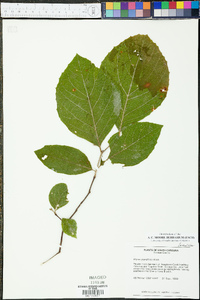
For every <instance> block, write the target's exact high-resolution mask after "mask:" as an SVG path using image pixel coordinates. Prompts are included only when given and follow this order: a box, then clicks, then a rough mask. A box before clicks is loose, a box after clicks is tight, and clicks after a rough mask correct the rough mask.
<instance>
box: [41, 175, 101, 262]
mask: <svg viewBox="0 0 200 300" xmlns="http://www.w3.org/2000/svg"><path fill="white" fill-rule="evenodd" d="M94 172H95V173H94V176H93V178H92V181H91V184H90V187H89V190H88V192H87V194H86V196H85V197H84V198H83V200H82V201H81V202H80V204H79V205H78V206H77V208H76V209H75V211H74V212H73V214H72V215H71V217H69V219H71V218H72V217H73V216H74V215H75V214H76V213H77V211H78V209H79V208H80V206H81V205H82V204H83V202H84V201H85V200H86V199H87V197H88V196H89V194H90V193H91V189H92V186H93V184H94V181H95V179H96V176H97V175H96V174H97V170H95V171H94ZM50 210H52V209H50ZM52 211H53V210H52ZM53 213H54V214H55V216H56V217H57V218H58V219H60V220H62V219H61V218H60V217H59V216H58V215H57V213H56V212H55V211H53ZM62 242H63V231H62V232H61V237H60V245H59V249H58V252H57V253H56V254H54V255H53V256H52V257H50V258H49V259H47V260H46V261H44V262H43V263H42V265H43V264H45V263H47V262H48V261H50V260H51V259H52V258H54V257H55V256H57V255H58V254H60V253H61V250H62Z"/></svg>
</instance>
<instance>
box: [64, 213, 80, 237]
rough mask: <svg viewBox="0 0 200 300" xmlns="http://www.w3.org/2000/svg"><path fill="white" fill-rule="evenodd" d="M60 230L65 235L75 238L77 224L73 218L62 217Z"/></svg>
mask: <svg viewBox="0 0 200 300" xmlns="http://www.w3.org/2000/svg"><path fill="white" fill-rule="evenodd" d="M62 230H63V232H64V233H66V234H67V235H69V236H71V237H74V238H77V236H76V233H77V224H76V221H75V220H73V219H65V218H63V219H62Z"/></svg>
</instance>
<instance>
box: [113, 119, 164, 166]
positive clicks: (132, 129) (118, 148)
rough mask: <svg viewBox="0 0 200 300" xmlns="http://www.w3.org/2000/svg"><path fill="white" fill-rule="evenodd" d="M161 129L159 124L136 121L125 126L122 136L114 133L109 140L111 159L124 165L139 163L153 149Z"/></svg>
mask: <svg viewBox="0 0 200 300" xmlns="http://www.w3.org/2000/svg"><path fill="white" fill-rule="evenodd" d="M161 129H162V125H158V124H153V123H136V124H134V125H130V126H128V127H127V128H125V129H124V130H123V131H122V135H121V136H119V133H116V134H114V135H113V136H112V137H111V138H110V140H109V144H110V149H111V151H110V155H109V159H110V160H111V162H112V163H120V164H124V166H134V165H137V164H139V163H140V162H142V161H143V160H144V159H146V158H147V157H148V156H149V154H150V153H151V152H152V151H153V149H154V147H155V145H156V143H157V139H158V137H159V135H160V132H161Z"/></svg>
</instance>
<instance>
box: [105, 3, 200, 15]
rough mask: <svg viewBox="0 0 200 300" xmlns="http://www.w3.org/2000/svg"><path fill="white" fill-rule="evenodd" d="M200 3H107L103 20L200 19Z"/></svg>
mask: <svg viewBox="0 0 200 300" xmlns="http://www.w3.org/2000/svg"><path fill="white" fill-rule="evenodd" d="M199 3H200V1H154V2H139V1H136V2H105V3H102V17H103V19H141V18H145V19H147V18H199V17H200V5H199Z"/></svg>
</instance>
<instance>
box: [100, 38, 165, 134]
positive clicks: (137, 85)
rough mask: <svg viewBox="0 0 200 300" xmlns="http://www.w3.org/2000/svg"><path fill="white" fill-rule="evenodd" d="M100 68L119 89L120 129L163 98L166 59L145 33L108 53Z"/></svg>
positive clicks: (147, 112) (158, 103)
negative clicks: (120, 104) (120, 101)
mask: <svg viewBox="0 0 200 300" xmlns="http://www.w3.org/2000/svg"><path fill="white" fill-rule="evenodd" d="M101 68H102V69H103V70H104V72H105V73H106V74H108V75H109V76H110V78H112V80H113V81H114V83H115V85H117V86H118V87H119V89H120V92H121V99H122V106H121V110H120V115H119V118H118V119H117V121H116V125H117V127H118V129H119V132H121V131H122V130H123V128H125V127H126V126H128V125H130V124H133V123H135V122H137V121H139V120H142V119H143V118H144V117H146V116H148V115H149V114H150V113H151V112H152V111H153V110H155V109H156V108H157V107H158V106H159V105H160V104H161V103H162V102H163V100H164V99H165V97H166V95H167V90H168V85H169V70H168V67H167V62H166V60H165V58H164V56H163V55H162V53H161V52H160V50H159V48H158V46H157V45H156V44H155V43H153V41H152V40H151V39H150V38H149V37H148V36H147V35H136V36H133V37H129V38H128V39H126V40H125V41H123V42H122V43H120V44H119V45H118V46H116V47H114V48H113V50H112V51H111V52H110V53H108V55H107V56H106V57H105V59H104V60H103V62H102V64H101Z"/></svg>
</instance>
